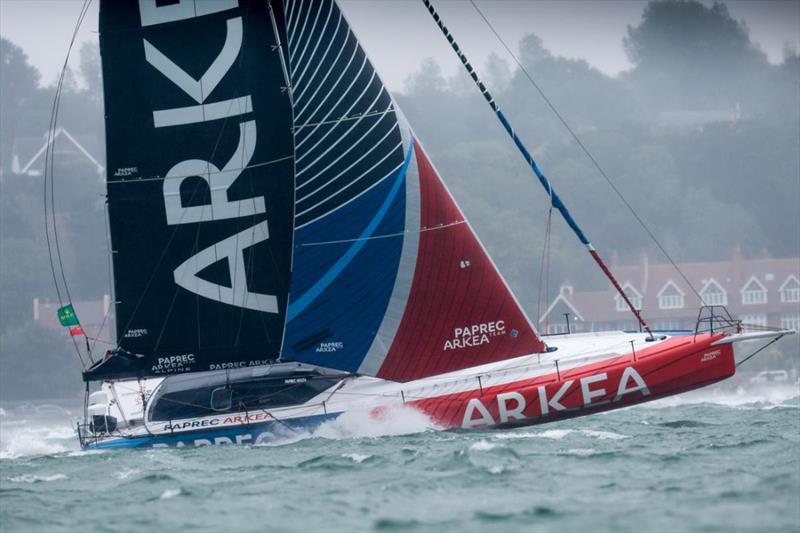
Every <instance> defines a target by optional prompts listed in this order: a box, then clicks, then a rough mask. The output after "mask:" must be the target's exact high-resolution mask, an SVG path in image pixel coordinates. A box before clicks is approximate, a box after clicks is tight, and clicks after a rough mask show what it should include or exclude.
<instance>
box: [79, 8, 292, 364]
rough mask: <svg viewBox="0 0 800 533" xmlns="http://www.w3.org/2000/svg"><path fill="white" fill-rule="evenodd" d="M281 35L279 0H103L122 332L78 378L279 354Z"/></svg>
mask: <svg viewBox="0 0 800 533" xmlns="http://www.w3.org/2000/svg"><path fill="white" fill-rule="evenodd" d="M270 11H272V15H273V16H274V17H275V25H273V22H272V20H271V14H270ZM275 27H277V33H278V35H276V32H275V30H274V28H275ZM278 37H280V41H282V42H283V43H284V46H285V43H286V41H287V35H286V29H285V20H284V17H283V7H282V5H281V4H280V2H275V1H273V2H271V3H270V2H265V1H263V0H239V1H237V0H202V1H201V0H182V1H181V2H161V1H157V0H140V1H138V2H134V1H121V0H105V1H103V2H101V8H100V45H101V53H102V60H103V77H104V91H105V107H106V139H107V160H108V169H109V170H108V202H109V213H110V226H111V237H112V244H113V248H114V273H115V292H116V299H117V304H116V317H117V332H118V344H119V347H120V350H119V352H120V354H123V355H124V354H126V353H127V355H128V357H127V359H126V360H122V359H119V358H117V359H116V360H114V359H115V358H114V357H111V358H110V359H111V360H110V361H109V362H107V364H100V365H98V366H96V367H95V368H92V369H90V370H89V371H88V372H87V373H86V377H87V379H101V378H115V377H123V376H130V375H140V376H148V375H159V374H167V373H176V372H192V371H203V370H213V369H220V368H236V367H241V366H251V365H258V364H265V363H267V362H269V361H270V360H273V359H275V358H277V357H278V355H279V351H280V346H281V339H282V332H283V326H284V321H285V317H286V307H287V300H288V290H289V282H290V268H291V248H292V235H293V201H294V157H293V153H294V152H293V137H292V131H291V126H292V109H291V101H290V97H289V94H288V92H287V91H286V90H285V86H286V80H285V77H284V75H283V69H282V65H281V58H280V54H279V50H277V49H276V48H275V47H274V46H273V45H275V44H276V43H277V42H278ZM284 52H286V53H288V50H286V49H285V48H284ZM123 359H124V358H123Z"/></svg>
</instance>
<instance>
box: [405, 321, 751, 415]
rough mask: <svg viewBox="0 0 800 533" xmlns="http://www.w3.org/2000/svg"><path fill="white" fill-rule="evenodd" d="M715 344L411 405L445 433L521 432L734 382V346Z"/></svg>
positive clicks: (667, 347) (671, 343) (691, 340)
mask: <svg viewBox="0 0 800 533" xmlns="http://www.w3.org/2000/svg"><path fill="white" fill-rule="evenodd" d="M720 338H722V335H698V336H697V337H692V336H687V337H674V338H671V339H669V340H667V341H665V342H663V343H659V344H657V345H655V346H653V347H652V348H648V349H646V350H642V351H639V352H637V353H636V354H628V355H625V356H621V357H617V358H614V359H610V360H605V361H602V362H599V363H595V364H590V365H584V366H580V367H576V368H569V369H567V370H562V371H559V372H553V373H552V374H547V375H541V376H536V377H534V378H531V379H527V380H521V381H516V382H513V383H507V384H503V385H498V386H493V387H485V388H483V389H482V390H481V389H480V388H479V389H476V390H471V391H466V392H461V393H455V394H448V395H443V396H437V397H434V398H428V399H424V400H416V401H412V402H409V403H410V404H411V405H413V406H415V407H416V408H417V409H419V410H421V411H423V412H424V413H426V414H428V416H430V417H431V418H432V419H433V420H434V421H435V422H436V423H437V424H440V425H441V426H443V427H445V428H455V427H464V428H475V427H510V426H525V425H531V424H541V423H545V422H552V421H556V420H563V419H566V418H572V417H576V416H583V415H588V414H592V413H598V412H601V411H607V410H610V409H618V408H621V407H627V406H630V405H635V404H638V403H642V402H646V401H650V400H654V399H657V398H662V397H665V396H670V395H673V394H678V393H681V392H685V391H688V390H692V389H696V388H699V387H703V386H706V385H709V384H711V383H715V382H717V381H721V380H723V379H726V378H728V377H730V376H732V375H734V374H735V372H736V365H735V362H734V355H733V346H732V345H731V344H724V345H720V346H711V344H712V343H713V342H715V341H717V340H718V339H720ZM549 355H552V356H553V357H552V358H553V359H557V357H555V356H556V354H555V353H554V354H549Z"/></svg>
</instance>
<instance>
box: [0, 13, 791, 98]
mask: <svg viewBox="0 0 800 533" xmlns="http://www.w3.org/2000/svg"><path fill="white" fill-rule="evenodd" d="M81 3H82V2H81V0H0V35H2V36H3V37H6V38H8V39H10V40H11V41H13V42H14V43H16V44H18V45H20V46H21V47H22V48H23V49H24V50H25V51H26V53H27V54H28V56H29V58H30V60H31V62H32V63H33V64H34V65H35V66H36V67H37V68H38V69H39V70H40V71H41V73H42V82H43V83H45V84H48V83H51V82H52V81H53V80H55V78H56V76H57V73H58V71H59V69H60V66H61V64H62V63H63V61H64V54H65V53H66V49H67V44H68V43H69V39H70V35H71V32H72V29H73V28H74V24H75V20H76V18H77V16H78V13H79V11H80V6H81ZM97 3H98V2H97V0H95V1H94V2H93V5H92V7H91V9H92V10H91V12H90V13H89V15H88V16H87V17H86V20H85V22H84V24H83V26H82V28H81V31H80V34H79V41H80V42H85V41H90V40H95V41H96V39H97ZM477 3H478V6H479V7H480V8H481V9H482V10H483V12H484V14H485V15H486V16H487V18H488V19H489V21H490V22H491V23H492V24H493V25H494V26H495V28H496V29H497V30H498V32H499V33H500V35H502V36H503V38H504V39H505V40H506V41H507V42H508V43H509V44H511V45H512V46H513V47H514V48H516V43H517V42H518V41H519V39H520V38H521V37H522V36H524V35H525V34H526V33H535V34H536V35H538V36H539V37H541V38H542V40H543V42H544V45H545V47H547V48H548V49H550V50H551V51H552V52H553V53H554V54H556V55H560V56H565V57H570V58H579V59H585V60H586V61H588V62H589V63H590V64H592V65H593V66H595V67H597V68H598V69H600V70H601V71H603V72H605V73H607V74H609V75H616V74H618V73H619V72H620V71H623V70H625V69H628V68H629V67H630V63H628V60H627V58H626V56H625V52H624V50H623V48H622V39H623V37H624V35H625V31H626V27H627V26H628V25H636V24H637V23H638V22H639V20H640V17H641V13H642V9H643V8H644V6H645V5H646V3H647V2H646V1H645V0H528V1H524V0H516V1H508V0H481V1H479V2H477ZM706 3H707V4H710V3H711V2H709V1H706ZM725 3H726V4H727V5H728V9H729V11H730V13H731V15H732V16H733V17H734V18H736V19H738V20H744V21H745V22H746V24H747V27H748V28H749V29H750V34H751V38H752V39H753V41H755V42H756V43H758V45H759V46H760V47H761V49H762V50H764V51H765V52H766V53H767V55H768V56H769V58H770V60H771V61H772V62H773V63H779V62H780V61H781V60H782V58H783V54H782V50H783V47H784V46H785V45H786V44H789V45H790V46H794V47H795V48H797V47H798V46H800V0H728V1H726V2H725ZM340 5H341V6H342V8H343V9H344V12H345V14H346V16H347V17H348V19H349V20H350V23H351V24H352V26H353V29H354V30H355V32H356V33H357V34H358V36H359V38H360V39H361V41H362V43H363V44H364V46H365V48H366V50H367V52H368V53H369V55H370V57H371V59H372V60H373V62H374V63H375V66H376V68H377V69H378V71H379V73H380V74H381V77H382V78H383V80H384V81H385V83H386V84H387V85H388V86H389V87H390V88H391V89H393V90H402V89H403V87H404V82H405V80H406V78H407V77H408V76H409V74H411V73H413V72H414V71H415V70H417V68H418V67H419V64H420V62H421V61H422V60H424V59H425V58H428V57H431V58H434V59H435V60H436V61H437V62H439V64H440V65H442V67H443V69H444V71H445V74H446V75H452V74H454V73H455V72H456V70H457V69H458V68H460V63H459V62H458V60H457V59H456V57H455V55H454V54H453V52H452V51H451V50H450V48H449V46H448V45H447V42H446V41H445V40H444V38H443V37H442V35H441V34H440V33H439V30H438V29H437V28H436V26H435V24H434V22H433V20H432V19H431V18H430V15H428V13H427V11H426V10H425V8H424V6H423V5H422V2H420V1H418V0H377V1H376V0H340ZM435 5H436V7H437V9H438V10H439V12H440V13H441V14H442V17H443V19H444V21H445V23H446V24H447V25H448V27H449V28H450V30H451V31H452V33H453V34H454V35H455V37H456V38H457V39H458V40H459V42H460V44H461V46H462V48H464V50H465V52H466V53H467V55H468V57H470V58H471V59H472V61H473V63H474V64H475V65H476V66H477V67H478V68H479V70H480V66H481V65H482V64H483V63H484V61H485V60H486V58H487V57H488V56H489V54H490V53H492V52H494V53H496V54H498V55H499V56H500V57H506V58H507V54H506V53H505V52H504V51H503V49H502V46H501V45H500V43H499V42H497V40H496V38H495V37H494V35H493V34H492V33H491V32H490V30H489V29H488V28H487V27H486V25H485V23H484V22H483V20H482V19H481V18H480V16H479V15H478V13H477V12H476V11H475V9H474V8H473V7H472V5H471V4H470V3H469V2H466V1H463V0H439V1H438V2H435ZM75 57H76V59H77V54H75ZM76 64H77V62H76Z"/></svg>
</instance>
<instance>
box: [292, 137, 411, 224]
mask: <svg viewBox="0 0 800 533" xmlns="http://www.w3.org/2000/svg"><path fill="white" fill-rule="evenodd" d="M396 127H397V126H396V125H395V128H396ZM402 146H403V143H402V142H400V144H398V145H397V146H395V147H394V149H393V150H392V151H390V152H389V153H387V154H386V155H385V156H383V157H382V158H381V160H380V161H378V162H377V163H375V164H374V165H372V166H371V167H370V168H369V169H367V171H366V172H364V173H363V174H361V175H360V176H359V177H358V178H356V179H354V180H353V181H351V182H350V183H348V184H347V185H345V186H344V187H342V188H341V189H339V190H338V191H336V192H335V193H334V194H332V195H330V196H329V197H327V198H325V199H324V200H322V201H321V202H317V203H316V204H314V205H313V206H311V207H309V208H308V209H305V210H303V211H301V212H299V213H297V216H300V215H303V214H305V213H308V212H309V211H311V210H312V209H314V208H315V207H318V206H320V205H321V204H324V203H325V202H327V201H328V200H330V199H331V198H333V197H334V196H336V195H339V194H341V193H343V192H344V191H345V190H347V189H349V188H350V187H352V186H353V185H355V184H356V183H357V182H359V181H361V179H363V178H364V176H367V175H369V173H370V172H371V171H372V170H373V169H375V167H377V166H378V165H380V164H381V163H383V162H384V161H385V160H386V158H388V157H389V156H391V155H392V154H394V153H395V152H396V151H397V148H402ZM360 159H363V157H362V158H359V160H360ZM331 181H332V180H331ZM328 183H330V182H328ZM326 185H327V184H326ZM320 188H322V187H320ZM317 190H319V189H317ZM315 192H316V191H315ZM311 194H313V193H311ZM311 194H309V195H307V196H305V197H304V198H301V199H300V200H298V203H300V202H301V201H302V200H304V199H306V198H308V197H309V196H311Z"/></svg>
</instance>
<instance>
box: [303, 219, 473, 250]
mask: <svg viewBox="0 0 800 533" xmlns="http://www.w3.org/2000/svg"><path fill="white" fill-rule="evenodd" d="M460 224H466V221H465V220H456V221H455V222H449V223H447V224H437V225H436V226H431V227H429V228H417V229H413V230H411V229H407V230H404V231H398V232H397V233H387V234H384V235H373V236H371V237H356V238H353V239H339V240H336V241H322V242H306V243H301V244H298V245H297V246H324V245H327V244H342V243H346V242H356V241H370V240H373V239H389V238H392V237H402V236H404V235H408V234H411V233H427V232H429V231H438V230H442V229H447V228H452V227H453V226H458V225H460Z"/></svg>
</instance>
